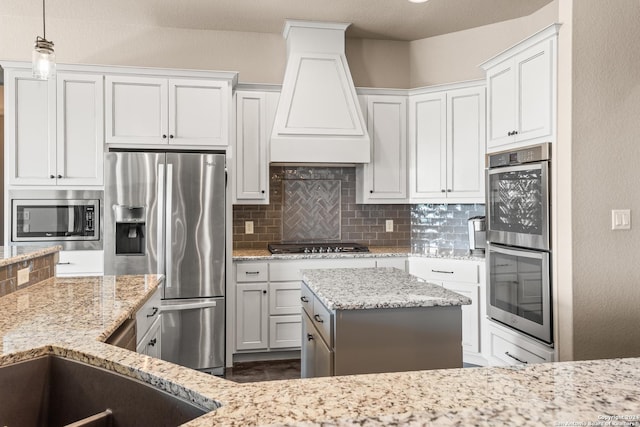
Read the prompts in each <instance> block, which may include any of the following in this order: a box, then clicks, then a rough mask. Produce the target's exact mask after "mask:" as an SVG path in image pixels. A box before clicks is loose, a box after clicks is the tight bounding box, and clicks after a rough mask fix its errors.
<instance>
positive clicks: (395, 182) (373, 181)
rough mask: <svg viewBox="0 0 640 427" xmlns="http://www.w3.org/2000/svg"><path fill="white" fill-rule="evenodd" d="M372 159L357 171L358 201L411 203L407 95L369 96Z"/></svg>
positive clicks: (369, 129)
mask: <svg viewBox="0 0 640 427" xmlns="http://www.w3.org/2000/svg"><path fill="white" fill-rule="evenodd" d="M361 98H363V99H364V100H366V109H365V111H366V112H367V116H366V117H367V119H366V121H367V130H368V132H369V136H370V138H371V162H370V163H366V164H364V165H360V166H358V168H357V170H356V173H357V175H356V183H357V191H356V199H357V202H358V203H407V202H408V198H407V194H408V192H407V97H406V96H392V95H389V96H387V95H368V96H363V97H361Z"/></svg>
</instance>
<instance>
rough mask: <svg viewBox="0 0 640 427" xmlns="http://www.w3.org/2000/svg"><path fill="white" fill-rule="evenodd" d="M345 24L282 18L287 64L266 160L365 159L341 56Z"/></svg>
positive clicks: (364, 137) (362, 131)
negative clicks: (284, 19)
mask: <svg viewBox="0 0 640 427" xmlns="http://www.w3.org/2000/svg"><path fill="white" fill-rule="evenodd" d="M349 25H350V24H345V23H327V22H311V21H293V20H287V21H286V25H285V28H284V34H283V35H284V38H285V39H286V40H287V67H286V69H285V73H284V82H283V84H282V92H281V94H280V101H279V103H278V109H277V110H276V117H275V122H274V125H273V131H272V133H271V161H272V162H283V163H368V162H369V160H370V148H369V147H370V140H369V134H368V133H367V127H366V125H365V122H364V117H363V115H362V111H361V110H360V104H359V102H358V98H357V95H356V90H355V87H354V85H353V80H352V78H351V73H350V72H349V66H348V65H347V58H346V56H345V48H344V45H345V31H346V29H347V27H348V26H349Z"/></svg>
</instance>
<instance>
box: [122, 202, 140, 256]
mask: <svg viewBox="0 0 640 427" xmlns="http://www.w3.org/2000/svg"><path fill="white" fill-rule="evenodd" d="M145 211H146V209H145V208H144V207H142V206H122V205H116V206H114V214H115V215H114V216H115V220H116V255H145V248H146V242H145V235H146V215H145Z"/></svg>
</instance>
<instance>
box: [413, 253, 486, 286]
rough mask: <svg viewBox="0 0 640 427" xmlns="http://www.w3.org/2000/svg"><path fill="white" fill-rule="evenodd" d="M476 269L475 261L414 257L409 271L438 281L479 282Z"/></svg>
mask: <svg viewBox="0 0 640 427" xmlns="http://www.w3.org/2000/svg"><path fill="white" fill-rule="evenodd" d="M478 269H479V266H478V263H477V262H476V261H464V260H451V259H428V258H414V259H413V260H412V262H411V267H410V273H411V274H413V275H415V276H418V277H420V278H422V279H425V280H434V281H438V282H465V283H479V277H480V276H479V273H478Z"/></svg>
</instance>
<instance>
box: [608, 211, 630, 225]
mask: <svg viewBox="0 0 640 427" xmlns="http://www.w3.org/2000/svg"><path fill="white" fill-rule="evenodd" d="M611 229H612V230H630V229H631V210H630V209H613V210H612V211H611Z"/></svg>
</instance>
